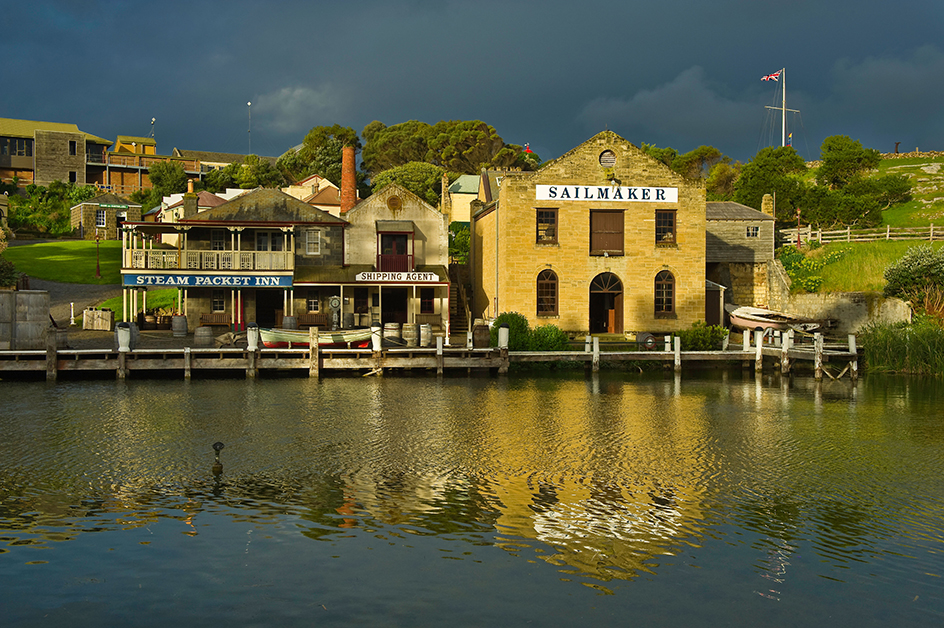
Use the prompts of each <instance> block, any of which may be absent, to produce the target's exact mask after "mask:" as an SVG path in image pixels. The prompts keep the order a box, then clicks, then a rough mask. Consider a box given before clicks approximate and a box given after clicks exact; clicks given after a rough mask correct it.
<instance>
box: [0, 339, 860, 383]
mask: <svg viewBox="0 0 944 628" xmlns="http://www.w3.org/2000/svg"><path fill="white" fill-rule="evenodd" d="M757 333H758V334H759V333H760V332H757ZM675 340H677V339H675ZM813 340H814V342H813V343H812V344H804V345H794V344H793V339H792V336H784V338H782V339H779V338H778V339H776V340H775V341H773V342H768V343H766V344H765V343H764V342H762V341H763V338H762V337H761V336H759V335H758V336H757V337H755V339H754V342H753V343H751V342H750V337H749V336H747V335H746V336H745V340H744V344H743V346H742V347H741V348H729V349H727V350H723V351H681V350H680V348H679V343H678V342H674V344H669V343H667V348H671V350H665V351H619V350H615V351H606V350H602V351H601V348H600V343H599V341H598V339H594V341H593V342H592V343H590V342H588V343H587V345H586V348H585V349H584V350H583V351H554V352H545V351H541V352H536V351H535V352H532V351H508V350H507V349H499V348H486V349H476V348H471V347H444V346H442V345H441V344H440V345H439V346H436V347H431V348H389V349H382V350H380V351H373V350H371V349H344V348H319V349H316V350H315V351H314V352H312V351H311V350H309V349H308V347H304V348H295V349H267V348H262V349H259V350H257V351H248V350H247V349H245V348H236V347H222V348H197V347H193V348H191V347H185V348H183V349H180V348H175V349H137V350H134V351H128V352H119V351H117V350H113V349H57V348H56V347H50V348H48V349H47V350H46V351H0V375H2V374H3V373H30V372H34V373H42V372H45V375H46V379H50V380H54V379H56V378H57V376H58V374H59V373H63V374H65V373H75V374H83V373H84V374H92V373H96V372H106V373H107V372H113V373H115V376H116V377H117V378H119V379H123V378H126V377H148V376H154V375H157V374H158V373H173V372H180V373H182V375H183V377H184V378H190V377H191V376H192V375H193V373H195V372H197V373H212V372H243V373H245V374H246V376H247V377H255V376H256V375H258V374H260V373H265V372H277V371H296V372H304V371H305V370H307V372H308V375H309V376H311V377H320V376H321V374H322V373H323V372H357V371H360V372H362V373H364V374H381V373H383V372H384V371H388V370H426V371H435V373H437V374H442V373H444V372H445V371H460V370H465V371H467V372H468V371H470V370H472V369H489V370H490V371H493V372H499V373H504V372H507V371H508V368H509V366H510V365H511V364H514V363H529V362H532V363H533V362H579V363H584V364H585V365H586V366H587V367H588V368H592V369H593V370H598V369H599V368H600V366H601V364H604V363H605V364H608V365H613V364H619V363H630V362H632V363H640V362H659V363H663V364H664V365H665V366H666V367H668V366H670V365H671V366H672V367H673V368H674V369H675V370H676V371H681V370H682V366H683V364H686V363H688V364H693V363H699V362H722V363H724V362H726V363H729V364H731V365H738V364H740V365H742V366H747V367H749V366H750V365H751V364H752V363H753V365H754V368H755V370H757V371H761V370H763V368H764V363H765V361H766V363H767V364H768V365H771V364H777V363H779V365H780V369H781V372H783V373H787V372H789V371H790V369H791V365H792V364H793V363H794V362H797V361H800V362H812V363H813V365H814V372H815V375H816V377H817V379H820V378H822V375H823V374H824V373H825V374H826V375H827V376H829V377H833V375H832V374H830V373H829V372H828V371H827V370H825V368H824V367H823V364H824V363H827V362H839V363H845V364H846V365H847V368H846V369H845V370H848V371H850V375H851V377H852V378H853V379H855V378H856V377H857V372H858V366H857V365H858V363H857V359H858V357H857V351H856V348H855V339H854V337H850V338H849V344H848V346H842V345H835V344H833V345H829V346H827V345H825V344H824V343H823V341H822V337H821V336H819V335H817V336H816V337H815V338H814V339H813ZM777 345H779V346H777ZM845 370H844V372H845Z"/></svg>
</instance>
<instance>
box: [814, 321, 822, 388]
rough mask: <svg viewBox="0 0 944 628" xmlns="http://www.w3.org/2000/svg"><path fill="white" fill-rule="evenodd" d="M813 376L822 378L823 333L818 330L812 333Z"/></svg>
mask: <svg viewBox="0 0 944 628" xmlns="http://www.w3.org/2000/svg"><path fill="white" fill-rule="evenodd" d="M813 378H814V379H815V380H816V381H821V380H822V379H823V334H821V333H818V332H817V333H816V334H814V335H813Z"/></svg>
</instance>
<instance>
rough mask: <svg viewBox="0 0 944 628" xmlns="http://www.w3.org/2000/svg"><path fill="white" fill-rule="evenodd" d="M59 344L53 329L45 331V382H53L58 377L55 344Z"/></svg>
mask: <svg viewBox="0 0 944 628" xmlns="http://www.w3.org/2000/svg"><path fill="white" fill-rule="evenodd" d="M58 342H59V338H58V334H57V333H56V328H55V327H50V328H49V329H48V330H46V381H47V382H54V381H56V377H57V375H58V367H57V364H56V363H57V361H58V359H59V358H58V357H57V355H56V344H57V343H58Z"/></svg>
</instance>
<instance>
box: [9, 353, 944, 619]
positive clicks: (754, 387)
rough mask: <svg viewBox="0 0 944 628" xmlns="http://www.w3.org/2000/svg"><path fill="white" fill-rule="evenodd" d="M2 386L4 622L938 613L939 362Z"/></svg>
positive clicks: (941, 598)
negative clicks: (811, 372)
mask: <svg viewBox="0 0 944 628" xmlns="http://www.w3.org/2000/svg"><path fill="white" fill-rule="evenodd" d="M0 399H2V405H0V617H2V618H3V619H2V620H0V621H2V624H3V625H4V626H46V625H48V626H62V625H69V626H95V627H96V628H101V627H102V626H108V625H129V626H130V625H134V626H170V625H174V624H175V623H176V624H179V625H198V623H199V624H203V625H220V626H228V627H233V626H271V625H281V626H295V625H299V626H311V625H317V626H381V625H384V626H442V625H452V626H518V625H525V624H531V625H535V626H581V625H590V623H591V622H595V623H597V624H600V625H689V626H712V625H764V626H811V625H823V624H825V623H827V622H828V624H829V625H830V626H831V628H832V627H840V626H856V627H860V626H889V625H895V626H939V625H941V624H942V622H944V581H942V576H944V554H942V552H944V476H942V469H944V418H942V417H941V414H940V412H939V408H940V407H941V403H940V402H941V401H942V399H944V385H942V384H941V383H938V382H926V381H915V380H912V381H908V380H893V379H877V378H869V379H867V380H863V381H861V382H860V383H859V385H858V387H856V388H853V387H852V385H851V384H850V383H849V382H848V381H846V382H828V383H824V384H823V385H821V386H819V387H818V386H816V385H814V384H813V382H812V381H808V380H802V379H797V380H795V381H793V382H792V383H790V382H788V383H782V382H781V381H780V380H779V378H778V377H772V378H770V379H763V380H760V381H755V380H754V379H753V376H752V375H748V376H746V377H744V376H742V374H741V373H740V372H737V373H732V374H730V375H728V374H725V373H722V372H717V371H716V372H711V373H707V374H693V375H689V374H686V375H685V377H684V379H682V380H677V379H674V378H672V377H671V376H669V378H668V379H664V378H662V376H661V375H659V376H656V377H651V376H645V377H643V376H629V377H627V376H626V375H625V374H618V373H605V374H601V375H600V376H599V377H596V376H594V377H592V378H591V377H584V375H583V373H582V372H580V373H574V374H565V375H559V376H537V377H525V376H521V375H514V374H513V375H512V376H510V377H508V378H499V379H494V378H477V379H476V378H472V379H465V378H446V379H443V380H437V379H435V378H398V377H386V378H383V379H378V378H351V379H325V380H322V381H310V380H307V379H291V380H260V381H248V382H246V381H193V382H189V383H186V382H181V381H130V382H113V381H108V382H80V383H67V382H60V383H58V384H45V383H4V382H0ZM215 441H222V442H224V443H225V445H226V448H225V449H224V450H223V452H222V455H221V461H222V463H223V473H222V474H221V475H219V476H218V477H217V476H214V474H213V473H212V466H213V462H214V454H213V450H212V449H211V445H212V443H214V442H215Z"/></svg>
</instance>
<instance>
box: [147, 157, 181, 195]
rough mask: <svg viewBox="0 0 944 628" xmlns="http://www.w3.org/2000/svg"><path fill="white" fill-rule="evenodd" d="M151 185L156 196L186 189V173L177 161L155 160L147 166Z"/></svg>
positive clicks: (176, 192)
mask: <svg viewBox="0 0 944 628" xmlns="http://www.w3.org/2000/svg"><path fill="white" fill-rule="evenodd" d="M148 178H149V179H150V180H151V187H152V188H153V189H154V190H155V191H156V193H157V195H158V198H160V197H164V196H169V195H171V194H178V193H180V192H186V191H187V173H186V172H184V166H183V164H181V163H180V162H179V161H171V160H166V161H156V162H154V163H152V164H151V166H150V167H149V168H148Z"/></svg>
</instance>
